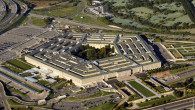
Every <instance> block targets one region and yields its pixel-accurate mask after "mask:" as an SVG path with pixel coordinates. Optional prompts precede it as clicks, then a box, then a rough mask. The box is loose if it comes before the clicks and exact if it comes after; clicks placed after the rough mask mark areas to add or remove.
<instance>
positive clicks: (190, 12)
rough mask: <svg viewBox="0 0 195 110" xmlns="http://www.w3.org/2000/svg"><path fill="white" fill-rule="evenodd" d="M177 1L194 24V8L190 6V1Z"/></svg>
mask: <svg viewBox="0 0 195 110" xmlns="http://www.w3.org/2000/svg"><path fill="white" fill-rule="evenodd" d="M179 1H180V2H181V3H182V5H183V7H184V9H185V11H186V12H187V14H188V16H189V17H190V19H191V20H192V21H193V22H194V23H195V7H194V5H193V4H192V0H179Z"/></svg>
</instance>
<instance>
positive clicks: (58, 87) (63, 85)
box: [56, 82, 66, 90]
mask: <svg viewBox="0 0 195 110" xmlns="http://www.w3.org/2000/svg"><path fill="white" fill-rule="evenodd" d="M63 87H66V82H64V83H62V84H60V85H59V86H56V89H57V90H59V89H62V88H63Z"/></svg>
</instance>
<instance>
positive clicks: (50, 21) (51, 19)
mask: <svg viewBox="0 0 195 110" xmlns="http://www.w3.org/2000/svg"><path fill="white" fill-rule="evenodd" d="M53 20H54V18H51V17H47V18H45V19H44V21H45V23H46V24H47V25H48V24H51V23H52V21H53Z"/></svg>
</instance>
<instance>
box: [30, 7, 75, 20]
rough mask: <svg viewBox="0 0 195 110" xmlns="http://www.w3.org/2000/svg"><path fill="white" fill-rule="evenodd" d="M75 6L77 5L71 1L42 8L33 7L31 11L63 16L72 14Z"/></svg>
mask: <svg viewBox="0 0 195 110" xmlns="http://www.w3.org/2000/svg"><path fill="white" fill-rule="evenodd" d="M77 8H78V7H77V6H73V3H67V4H65V5H62V6H54V7H50V8H44V9H35V10H33V11H32V13H35V14H40V15H47V16H55V17H62V18H64V17H67V16H71V15H73V14H74V13H75V12H76V10H77Z"/></svg>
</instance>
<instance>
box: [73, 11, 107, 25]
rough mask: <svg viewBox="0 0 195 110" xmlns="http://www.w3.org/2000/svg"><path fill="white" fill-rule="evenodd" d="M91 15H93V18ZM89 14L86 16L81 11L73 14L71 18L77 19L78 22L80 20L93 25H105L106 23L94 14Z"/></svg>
mask: <svg viewBox="0 0 195 110" xmlns="http://www.w3.org/2000/svg"><path fill="white" fill-rule="evenodd" d="M91 16H93V18H92V17H91ZM91 16H88V15H87V14H85V13H81V14H79V15H77V16H75V17H74V18H73V20H75V21H79V22H82V23H88V24H94V25H100V26H105V25H106V24H105V23H103V22H101V21H100V20H98V19H97V17H96V16H94V15H91Z"/></svg>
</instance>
